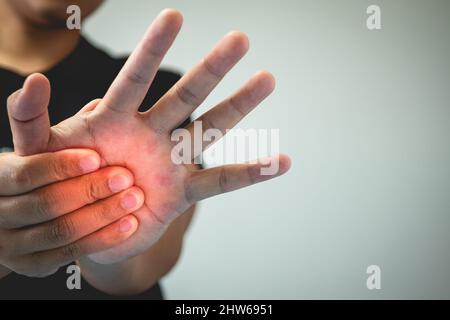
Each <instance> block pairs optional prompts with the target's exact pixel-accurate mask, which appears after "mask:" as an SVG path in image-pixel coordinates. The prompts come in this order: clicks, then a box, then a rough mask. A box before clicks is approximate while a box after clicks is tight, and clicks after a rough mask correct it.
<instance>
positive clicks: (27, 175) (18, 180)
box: [9, 164, 33, 189]
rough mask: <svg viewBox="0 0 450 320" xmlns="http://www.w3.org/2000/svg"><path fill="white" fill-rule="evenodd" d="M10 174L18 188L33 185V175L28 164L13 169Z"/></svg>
mask: <svg viewBox="0 0 450 320" xmlns="http://www.w3.org/2000/svg"><path fill="white" fill-rule="evenodd" d="M9 174H10V180H11V181H12V183H13V185H15V186H16V188H17V189H26V188H28V186H30V185H32V181H33V179H32V177H31V170H30V168H29V165H27V164H23V165H21V166H20V167H19V168H17V169H15V170H11V171H10V172H9Z"/></svg>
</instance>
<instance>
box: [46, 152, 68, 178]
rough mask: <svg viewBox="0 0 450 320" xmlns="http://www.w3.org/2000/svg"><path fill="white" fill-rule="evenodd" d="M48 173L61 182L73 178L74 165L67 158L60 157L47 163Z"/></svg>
mask: <svg viewBox="0 0 450 320" xmlns="http://www.w3.org/2000/svg"><path fill="white" fill-rule="evenodd" d="M46 165H47V172H49V174H50V175H51V176H52V177H53V178H54V179H55V180H57V181H61V180H64V179H66V178H67V177H70V176H71V173H72V171H73V170H72V165H71V161H70V160H69V159H67V157H63V156H62V155H59V156H58V157H57V158H56V159H54V161H47V162H46Z"/></svg>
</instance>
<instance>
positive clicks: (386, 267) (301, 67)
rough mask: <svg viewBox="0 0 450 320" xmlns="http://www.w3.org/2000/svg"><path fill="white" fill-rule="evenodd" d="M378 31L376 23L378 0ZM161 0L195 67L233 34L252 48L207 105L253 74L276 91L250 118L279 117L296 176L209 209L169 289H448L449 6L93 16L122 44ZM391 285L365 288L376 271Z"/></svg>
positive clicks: (245, 294)
mask: <svg viewBox="0 0 450 320" xmlns="http://www.w3.org/2000/svg"><path fill="white" fill-rule="evenodd" d="M370 4H377V5H379V6H380V7H381V10H382V30H379V31H369V30H368V29H367V28H366V17H367V14H366V8H367V7H368V5H370ZM165 7H175V8H177V9H180V10H181V11H182V12H183V13H184V16H185V24H184V28H183V30H182V32H181V34H180V36H179V38H178V40H177V42H176V44H175V45H174V46H173V48H172V49H171V51H170V53H169V55H168V56H167V58H166V59H165V61H164V65H165V66H169V67H172V68H175V69H177V70H180V71H186V70H188V69H189V68H190V67H191V66H192V65H193V64H194V63H196V62H197V61H198V60H199V59H200V58H201V57H202V56H203V54H204V53H206V52H207V51H208V50H209V48H210V47H211V46H212V45H213V44H214V43H215V42H216V41H217V40H218V39H219V38H220V37H221V36H222V35H223V34H225V33H226V32H228V31H230V30H235V29H238V30H242V31H244V32H246V33H247V34H248V35H249V36H250V40H251V51H250V53H249V54H248V56H247V57H246V58H245V59H244V60H243V61H242V62H241V63H240V64H239V65H238V67H237V68H235V70H234V71H232V72H231V74H230V75H229V76H228V77H227V78H226V80H225V81H223V83H222V85H221V86H220V87H219V88H218V89H217V90H216V91H215V92H214V93H213V94H212V95H211V96H210V98H209V99H208V100H207V103H205V106H203V107H202V108H201V109H200V111H202V110H203V111H204V110H206V109H207V107H208V106H211V104H213V103H214V102H218V101H219V100H221V99H222V98H224V97H226V96H227V95H228V94H230V93H231V92H232V91H234V90H235V89H236V88H237V87H238V86H239V85H240V84H242V83H243V82H244V81H245V80H246V79H247V78H248V77H249V76H250V75H251V74H253V73H254V72H256V71H258V70H260V69H268V70H270V71H272V72H273V73H274V74H275V75H276V77H277V80H278V88H277V90H276V92H275V93H274V94H273V96H271V97H270V98H269V99H268V100H267V101H266V102H264V103H263V104H262V105H261V107H260V108H259V109H257V110H255V111H254V112H253V113H252V114H251V116H249V117H248V118H247V119H246V120H245V121H244V122H242V124H241V125H240V127H242V128H280V129H281V148H282V151H283V152H286V153H288V154H290V155H291V157H292V159H293V167H292V171H291V172H290V173H289V174H288V175H287V176H284V177H282V178H279V179H277V180H275V181H272V182H269V183H265V184H261V185H258V186H255V187H252V188H249V189H246V190H242V191H239V192H235V193H233V194H227V195H224V196H220V197H216V198H213V199H210V200H208V201H205V202H204V203H202V204H201V207H200V210H199V214H198V216H197V217H196V219H195V221H194V223H193V225H192V229H191V230H190V232H189V234H188V236H187V238H186V246H185V250H184V252H183V256H182V258H181V260H180V263H179V264H178V265H177V267H176V268H175V269H174V270H173V272H172V273H171V274H170V275H169V276H168V277H167V278H165V280H164V281H163V284H164V287H165V289H166V293H167V296H168V297H169V298H186V299H196V298H212V299H216V298H344V299H345V298H369V299H372V298H373V299H377V298H450V276H449V271H450V250H449V244H450V236H449V227H450V217H449V214H450V194H449V193H450V191H449V190H450V182H449V178H450V170H449V163H450V143H449V141H448V140H449V137H450V63H449V57H450V35H449V30H450V1H448V0H442V1H425V0H423V1H412V0H409V1H400V0H396V1H380V0H377V1H375V0H373V1H365V0H354V1H334V0H329V1H317V0H314V1H313V0H311V1H300V0H295V1H294V0H292V1H289V0H284V1H279V0H278V1H260V0H255V1H245V0H239V1H236V0H227V1H210V0H209V1H208V0H202V1H199V0H190V1H181V0H180V1H162V0H158V1H156V0H153V1H152V0H142V1H136V0H135V1H119V0H115V1H113V0H110V1H107V2H106V3H105V5H104V6H103V7H102V8H101V9H100V10H99V11H98V12H97V13H96V14H95V16H94V17H92V18H91V19H90V20H89V21H88V23H87V24H86V26H85V33H86V34H87V35H88V36H89V38H91V39H92V40H94V41H95V43H97V44H99V45H101V46H103V47H104V48H106V49H108V50H109V51H110V52H111V53H113V54H115V55H119V54H124V53H127V52H129V51H131V50H132V49H133V47H134V46H135V44H136V43H137V42H138V40H139V39H140V37H141V35H142V33H143V32H144V31H145V29H146V27H147V25H148V24H149V23H150V22H151V21H152V19H153V18H154V16H155V15H156V14H157V13H158V12H159V11H160V10H161V9H163V8H165ZM371 264H376V265H379V266H380V267H381V270H382V289H381V290H374V291H369V290H368V289H367V288H366V277H367V275H366V273H365V272H366V268H367V266H369V265H371Z"/></svg>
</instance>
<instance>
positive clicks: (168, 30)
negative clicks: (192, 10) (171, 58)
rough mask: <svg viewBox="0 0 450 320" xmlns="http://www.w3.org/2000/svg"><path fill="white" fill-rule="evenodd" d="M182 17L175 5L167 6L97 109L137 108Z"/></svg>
mask: <svg viewBox="0 0 450 320" xmlns="http://www.w3.org/2000/svg"><path fill="white" fill-rule="evenodd" d="M182 20H183V18H182V16H181V14H180V13H179V12H178V11H176V10H172V9H166V10H164V11H162V12H161V13H160V14H159V15H158V17H156V19H155V20H154V21H153V23H152V24H151V25H150V27H149V28H148V30H147V32H146V33H145V35H144V37H143V39H142V40H141V41H140V42H139V44H138V46H137V47H136V49H135V50H134V51H133V53H132V54H131V55H130V57H129V58H128V60H127V62H126V63H125V65H124V66H123V68H122V70H120V72H119V74H118V75H117V77H116V79H115V80H114V81H113V83H112V84H111V86H110V88H109V89H108V91H107V93H106V95H105V97H104V98H103V100H102V101H101V102H100V104H99V105H98V108H97V109H98V110H100V111H105V110H112V111H116V112H119V113H134V112H137V110H138V108H139V106H140V104H141V103H142V100H143V99H144V98H145V95H146V94H147V92H148V89H149V88H150V84H151V83H152V81H153V78H154V76H155V74H156V72H157V71H158V68H159V65H160V64H161V61H162V59H163V57H164V55H165V54H166V52H167V51H168V50H169V48H170V46H171V45H172V43H173V41H174V40H175V37H176V35H177V34H178V32H179V30H180V28H181V24H182Z"/></svg>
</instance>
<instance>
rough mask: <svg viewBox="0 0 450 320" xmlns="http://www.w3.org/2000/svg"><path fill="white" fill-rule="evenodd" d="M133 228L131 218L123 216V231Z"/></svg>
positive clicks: (121, 222) (121, 223)
mask: <svg viewBox="0 0 450 320" xmlns="http://www.w3.org/2000/svg"><path fill="white" fill-rule="evenodd" d="M132 228H133V223H131V221H130V219H128V218H123V219H122V221H120V223H119V230H120V232H122V233H126V232H128V231H130V230H131V229H132Z"/></svg>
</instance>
